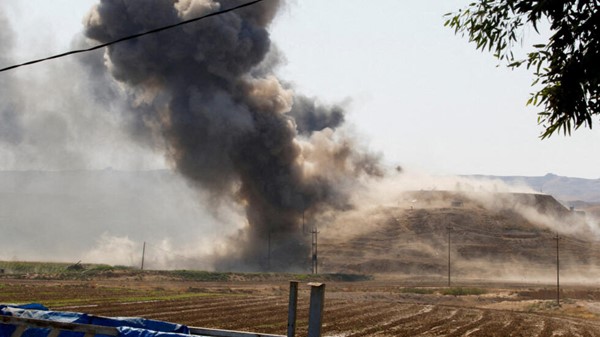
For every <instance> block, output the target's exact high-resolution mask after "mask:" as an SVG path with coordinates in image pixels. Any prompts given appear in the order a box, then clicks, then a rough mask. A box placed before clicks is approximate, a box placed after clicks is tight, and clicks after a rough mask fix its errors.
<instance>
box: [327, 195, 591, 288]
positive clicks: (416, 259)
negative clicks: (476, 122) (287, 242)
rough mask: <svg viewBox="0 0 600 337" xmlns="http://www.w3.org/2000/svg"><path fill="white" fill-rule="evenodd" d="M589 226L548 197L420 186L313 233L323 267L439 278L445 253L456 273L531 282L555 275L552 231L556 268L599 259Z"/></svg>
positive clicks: (581, 272) (581, 271) (577, 268)
mask: <svg viewBox="0 0 600 337" xmlns="http://www.w3.org/2000/svg"><path fill="white" fill-rule="evenodd" d="M566 224H568V225H566ZM594 226H597V225H596V224H594V223H591V222H590V221H589V219H587V218H586V217H585V216H584V215H583V214H580V213H577V212H571V211H569V210H568V209H567V208H565V207H564V206H562V205H561V204H560V203H559V202H558V201H556V200H555V199H554V198H553V197H552V196H549V195H541V194H510V193H500V194H480V195H465V194H459V193H454V192H446V191H428V192H423V191H421V192H412V193H407V194H406V195H405V200H402V201H401V202H399V205H398V206H397V207H379V208H374V209H371V210H369V211H366V212H356V213H354V214H349V215H347V216H345V217H342V218H339V219H337V220H336V222H335V223H334V224H332V225H331V226H328V227H325V228H323V229H322V230H321V232H322V234H321V240H320V241H319V250H320V254H319V255H320V257H321V261H322V267H321V268H322V270H323V271H324V272H355V273H401V274H416V275H440V276H443V275H445V274H446V273H447V270H448V255H450V260H451V265H452V270H453V273H455V274H456V275H459V276H460V277H463V278H483V277H485V278H492V279H494V278H496V279H498V278H502V279H507V278H511V279H512V278H517V279H525V278H530V279H539V278H547V277H551V275H554V273H555V270H556V266H555V265H556V240H555V236H556V232H559V233H560V234H561V240H560V249H561V253H560V254H561V260H563V264H562V268H563V269H564V270H570V271H573V272H574V273H573V274H571V275H572V276H573V277H572V278H573V279H575V276H574V275H577V277H578V278H579V279H581V278H586V277H592V276H591V275H592V274H593V273H595V272H597V268H596V266H597V263H598V262H600V246H598V244H596V243H595V242H594V238H596V233H595V232H594V229H593V228H594ZM596 228H597V227H596ZM449 237H450V242H451V245H450V254H448V238H449ZM594 275H596V274H594Z"/></svg>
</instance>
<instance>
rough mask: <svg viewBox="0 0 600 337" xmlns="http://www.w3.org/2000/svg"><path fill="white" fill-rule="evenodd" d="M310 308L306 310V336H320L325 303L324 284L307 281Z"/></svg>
mask: <svg viewBox="0 0 600 337" xmlns="http://www.w3.org/2000/svg"><path fill="white" fill-rule="evenodd" d="M308 285H309V286H310V309H309V312H308V337H321V327H322V326H323V305H324V304H325V284H323V283H309V284H308Z"/></svg>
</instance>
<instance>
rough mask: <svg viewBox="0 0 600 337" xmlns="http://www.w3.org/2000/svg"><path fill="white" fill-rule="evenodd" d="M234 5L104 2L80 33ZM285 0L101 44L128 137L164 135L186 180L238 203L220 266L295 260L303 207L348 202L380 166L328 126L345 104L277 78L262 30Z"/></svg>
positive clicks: (302, 242)
mask: <svg viewBox="0 0 600 337" xmlns="http://www.w3.org/2000/svg"><path fill="white" fill-rule="evenodd" d="M240 3H241V1H231V0H221V1H213V0H179V1H172V0H147V1H124V0H102V1H100V3H99V4H98V5H97V6H96V7H95V8H93V9H92V11H91V12H90V14H89V15H88V17H87V19H86V22H85V25H86V30H85V34H86V36H87V37H88V38H90V39H93V40H96V41H99V42H108V41H111V40H114V39H117V38H120V37H123V36H126V35H130V34H134V33H138V32H141V31H145V30H149V29H152V28H156V27H159V26H164V25H168V24H172V23H175V22H179V21H182V20H185V19H190V18H193V17H197V16H200V15H203V14H207V13H210V12H212V11H215V10H218V9H225V8H230V7H233V6H235V5H238V4H240ZM282 5H283V3H282V1H279V0H267V1H264V2H261V3H258V4H256V5H253V6H250V7H246V8H244V9H242V10H238V11H235V12H231V13H228V14H225V15H219V16H216V17H212V18H210V19H206V20H203V21H200V22H197V23H194V24H191V25H186V26H184V27H182V28H178V29H173V30H170V31H166V32H162V33H159V34H153V35H150V36H146V37H143V38H140V39H136V40H132V41H128V42H124V43H120V44H116V45H113V46H110V47H109V48H107V50H106V55H105V59H106V61H105V66H106V69H107V71H108V72H110V74H111V75H112V76H113V77H114V79H116V80H117V81H119V82H121V83H122V84H124V85H125V86H124V87H125V90H126V91H127V93H128V101H129V106H130V112H131V113H132V116H133V118H132V120H131V123H130V124H131V125H130V130H131V133H132V135H133V137H134V138H135V139H137V140H139V141H141V142H148V141H151V142H157V143H160V141H161V140H162V141H163V142H164V145H163V146H164V150H165V153H166V156H167V158H168V160H169V162H170V163H171V164H172V165H173V167H174V168H175V169H176V170H177V171H178V172H180V173H181V174H183V175H184V176H185V177H187V179H188V180H189V181H190V182H191V183H192V184H193V185H195V186H197V187H198V188H202V189H206V190H208V191H209V192H210V193H212V195H213V197H214V198H215V199H219V200H224V199H227V200H236V201H237V202H239V203H240V204H242V205H244V207H245V210H246V217H247V222H248V224H247V227H246V228H245V229H244V230H243V231H242V232H241V233H240V235H239V237H238V238H232V240H236V241H235V245H232V247H235V248H236V249H233V250H232V251H229V252H228V254H227V255H226V256H223V257H221V259H220V261H218V262H217V267H218V268H223V269H225V268H238V269H239V268H240V267H241V266H247V267H249V268H252V269H257V268H262V269H273V270H283V269H292V268H298V267H302V266H303V265H305V264H306V263H307V262H308V251H309V247H308V244H307V241H308V240H307V236H306V235H305V234H303V233H302V217H303V213H304V214H305V215H307V216H312V215H315V214H318V213H319V212H322V211H324V210H326V209H330V208H332V207H333V208H346V207H349V205H348V191H349V190H350V188H351V186H353V185H354V184H356V181H357V179H358V178H360V177H361V176H368V175H381V170H380V169H379V167H378V159H377V157H376V156H373V155H370V154H368V153H364V152H363V151H358V150H356V149H355V146H354V143H353V142H352V140H351V139H349V138H348V137H345V136H344V135H339V134H338V133H337V132H336V131H335V130H336V129H337V128H338V127H339V126H341V125H342V123H343V121H344V112H343V110H342V109H341V108H340V107H337V106H333V107H327V106H322V105H319V104H317V103H316V102H315V100H314V99H310V98H307V97H304V96H297V95H295V94H294V93H293V90H292V88H289V87H286V86H285V85H283V84H282V83H281V82H280V81H279V80H278V79H277V78H276V77H275V75H274V70H273V68H274V67H275V66H276V65H277V64H278V63H279V62H278V59H279V53H278V52H277V50H276V49H275V48H274V47H273V46H272V43H271V41H270V39H269V32H268V30H267V29H268V27H269V25H270V23H271V22H272V20H273V19H274V17H275V16H276V13H277V11H278V9H279V8H280V7H281V6H282ZM89 62H90V63H92V64H97V60H96V61H92V60H89ZM94 69H95V68H94ZM157 139H158V140H157ZM268 247H270V256H271V258H270V260H268V259H267V256H268V255H269V252H268V251H267V250H268Z"/></svg>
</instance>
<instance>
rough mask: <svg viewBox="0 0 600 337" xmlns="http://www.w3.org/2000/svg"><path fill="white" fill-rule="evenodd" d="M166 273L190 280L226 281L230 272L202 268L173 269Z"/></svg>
mask: <svg viewBox="0 0 600 337" xmlns="http://www.w3.org/2000/svg"><path fill="white" fill-rule="evenodd" d="M166 273H167V274H170V275H173V276H177V277H180V278H182V279H185V280H190V281H204V282H223V281H228V280H229V276H230V275H231V273H219V272H209V271H202V270H174V271H171V272H166Z"/></svg>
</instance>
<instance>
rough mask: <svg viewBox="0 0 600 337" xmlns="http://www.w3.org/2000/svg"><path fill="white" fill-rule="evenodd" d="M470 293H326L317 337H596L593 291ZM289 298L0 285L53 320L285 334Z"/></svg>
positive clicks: (143, 286) (389, 286)
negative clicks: (113, 319)
mask: <svg viewBox="0 0 600 337" xmlns="http://www.w3.org/2000/svg"><path fill="white" fill-rule="evenodd" d="M474 286H475V285H471V288H469V289H475V288H473V287H474ZM476 286H477V287H478V288H477V289H479V290H480V291H481V292H482V294H479V295H462V294H460V295H458V296H453V295H444V289H445V288H444V287H439V286H438V287H435V286H432V287H414V284H413V285H412V287H408V284H406V282H404V283H403V282H400V281H383V280H380V281H369V282H352V283H350V282H348V283H342V282H340V283H329V284H327V289H326V302H325V313H324V326H323V332H324V336H543V337H546V336H600V302H599V301H598V300H599V299H600V290H599V289H594V288H584V287H571V288H566V289H565V290H564V292H563V294H562V296H563V305H562V306H561V307H557V306H556V304H555V300H554V299H551V296H549V295H551V294H552V290H551V288H544V287H539V286H538V287H532V286H517V285H503V286H494V285H481V284H478V285H476ZM465 289H466V288H465ZM287 291H288V285H287V283H285V282H280V281H264V282H254V281H253V282H247V281H246V282H244V281H240V282H222V283H207V282H191V281H174V280H156V279H154V280H153V279H141V280H120V281H119V280H99V281H40V280H35V281H31V280H10V279H4V280H0V303H7V302H33V301H35V302H40V303H42V304H45V305H47V306H48V307H50V308H51V309H53V310H64V311H78V312H86V313H90V314H96V315H102V316H140V317H145V318H152V319H159V320H164V321H170V322H177V323H182V324H187V325H190V326H200V327H208V328H221V329H232V330H245V331H255V332H262V333H276V334H285V331H286V324H287V323H286V320H287V300H288V293H287ZM308 295H309V287H308V286H305V285H302V284H301V289H300V298H299V308H298V309H299V311H298V329H297V331H298V335H299V336H302V335H304V332H305V331H306V329H307V320H308V318H307V316H308V315H307V314H308V302H309V299H308Z"/></svg>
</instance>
